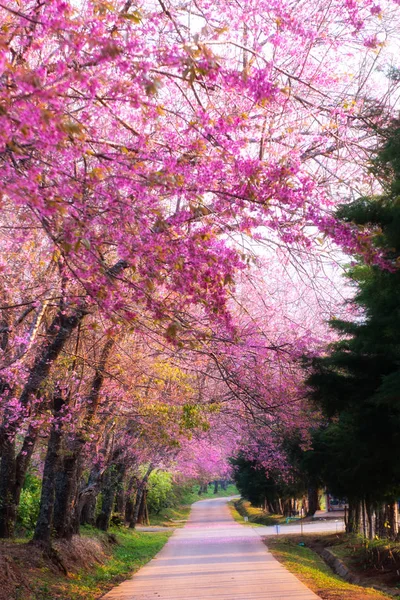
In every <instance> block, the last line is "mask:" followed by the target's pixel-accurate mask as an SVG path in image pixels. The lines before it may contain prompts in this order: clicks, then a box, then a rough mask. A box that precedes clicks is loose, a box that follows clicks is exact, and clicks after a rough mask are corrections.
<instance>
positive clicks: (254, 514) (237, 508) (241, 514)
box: [229, 498, 285, 527]
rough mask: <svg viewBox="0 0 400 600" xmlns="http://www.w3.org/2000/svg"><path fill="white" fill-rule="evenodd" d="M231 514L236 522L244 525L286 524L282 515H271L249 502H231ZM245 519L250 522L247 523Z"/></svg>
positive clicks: (241, 500)
mask: <svg viewBox="0 0 400 600" xmlns="http://www.w3.org/2000/svg"><path fill="white" fill-rule="evenodd" d="M229 507H230V510H231V514H232V516H233V518H234V519H235V521H237V522H238V523H241V524H242V525H252V526H256V527H257V526H261V525H279V524H281V523H285V518H284V517H282V515H271V514H269V513H266V512H265V511H264V510H263V509H262V508H256V507H255V506H252V505H251V504H250V502H249V501H248V500H243V499H242V498H240V499H239V500H231V502H230V503H229ZM245 517H247V518H248V521H245V520H244V519H245Z"/></svg>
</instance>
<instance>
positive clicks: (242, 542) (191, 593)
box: [103, 498, 319, 600]
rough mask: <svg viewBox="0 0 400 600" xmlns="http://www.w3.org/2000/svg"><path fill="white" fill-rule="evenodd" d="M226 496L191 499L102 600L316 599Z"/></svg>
mask: <svg viewBox="0 0 400 600" xmlns="http://www.w3.org/2000/svg"><path fill="white" fill-rule="evenodd" d="M228 500H229V498H216V499H215V500H214V499H212V500H202V501H200V502H196V504H194V505H193V507H192V511H191V514H190V518H189V520H188V522H187V524H186V525H185V527H183V528H182V529H177V530H176V531H175V533H174V534H173V536H172V537H171V538H170V539H169V540H168V542H167V544H166V545H165V546H164V548H163V549H162V550H161V552H159V554H157V556H156V557H155V558H153V560H151V561H150V562H149V563H148V564H147V565H146V566H145V567H143V568H142V569H140V571H138V572H137V573H136V574H135V575H134V576H133V577H132V579H130V580H128V581H125V582H124V583H122V584H121V585H119V586H118V587H116V588H114V589H113V590H112V591H111V592H109V593H108V594H106V595H105V596H103V600H157V599H159V598H161V600H318V598H319V597H318V596H316V595H315V594H314V593H313V592H311V591H310V590H309V589H308V588H307V587H306V586H305V585H303V584H302V583H301V582H300V581H299V580H298V579H296V577H295V576H294V575H292V574H291V573H289V572H288V571H287V570H286V569H285V568H284V567H283V566H282V565H281V564H280V563H279V562H278V561H276V560H275V559H274V558H273V556H272V554H270V553H269V552H268V550H267V548H266V546H265V545H264V544H263V543H262V541H261V538H260V535H259V534H258V532H257V529H261V528H257V529H255V528H252V527H246V526H244V525H240V524H238V523H236V522H235V521H234V520H233V518H232V517H231V514H230V512H229V508H228V506H227V501H228ZM262 529H264V528H262Z"/></svg>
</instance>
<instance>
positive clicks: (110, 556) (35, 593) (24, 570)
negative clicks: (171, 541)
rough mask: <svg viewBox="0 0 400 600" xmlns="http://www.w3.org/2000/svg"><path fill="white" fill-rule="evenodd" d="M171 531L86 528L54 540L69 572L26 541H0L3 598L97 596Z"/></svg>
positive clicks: (90, 599) (85, 599) (86, 599)
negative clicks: (63, 538) (78, 534)
mask: <svg viewBox="0 0 400 600" xmlns="http://www.w3.org/2000/svg"><path fill="white" fill-rule="evenodd" d="M170 535H171V532H168V531H167V532H157V533H142V532H135V531H133V530H129V529H121V528H119V529H111V531H110V534H104V533H101V532H100V531H98V530H95V529H94V528H87V527H84V528H82V535H81V536H74V537H73V539H72V540H71V541H70V542H54V549H55V551H56V553H57V557H58V558H59V560H60V561H61V563H62V565H63V567H64V568H65V570H66V571H67V574H65V573H64V572H63V570H62V569H61V568H60V564H57V561H55V560H54V559H53V560H52V559H51V558H49V557H47V556H44V555H43V552H42V551H41V550H40V549H39V548H36V547H34V546H32V545H30V544H29V541H28V540H27V539H23V540H21V539H20V540H14V541H4V542H1V543H0V600H95V599H96V598H99V597H100V596H101V595H102V594H103V593H105V592H106V591H108V590H109V589H111V588H112V587H113V586H114V585H116V584H117V583H119V582H120V581H122V580H124V579H126V577H128V576H129V575H130V574H131V573H133V572H135V571H137V570H138V569H140V567H142V566H143V565H144V564H146V563H147V562H148V561H149V560H150V559H151V558H153V556H155V555H156V554H157V552H159V550H161V548H162V547H163V545H164V544H165V542H166V541H167V540H168V538H169V536H170Z"/></svg>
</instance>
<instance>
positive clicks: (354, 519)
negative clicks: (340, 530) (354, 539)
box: [345, 498, 361, 533]
mask: <svg viewBox="0 0 400 600" xmlns="http://www.w3.org/2000/svg"><path fill="white" fill-rule="evenodd" d="M360 517H361V511H360V500H358V499H357V500H353V499H350V498H349V508H348V511H347V518H346V523H345V525H346V533H360Z"/></svg>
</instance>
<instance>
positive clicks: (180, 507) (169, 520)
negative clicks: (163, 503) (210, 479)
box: [150, 485, 238, 527]
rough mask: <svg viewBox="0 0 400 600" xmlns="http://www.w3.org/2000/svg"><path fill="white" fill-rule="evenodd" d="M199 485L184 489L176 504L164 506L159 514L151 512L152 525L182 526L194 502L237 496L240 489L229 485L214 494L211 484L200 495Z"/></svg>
mask: <svg viewBox="0 0 400 600" xmlns="http://www.w3.org/2000/svg"><path fill="white" fill-rule="evenodd" d="M198 491H199V486H198V485H194V486H192V487H191V488H188V489H186V490H185V491H184V493H183V494H181V495H180V497H179V498H178V504H177V505H176V506H172V507H168V508H164V509H163V510H161V511H160V512H159V513H158V514H150V525H156V526H157V525H158V526H163V527H182V526H183V525H184V524H185V521H187V519H188V517H189V514H190V507H191V505H192V504H193V503H194V502H198V501H199V500H206V499H208V498H227V497H228V496H237V495H238V490H237V488H236V486H235V485H228V486H227V489H226V490H222V489H220V490H219V491H218V493H217V494H214V486H213V485H212V486H209V487H208V491H207V493H203V494H201V495H200V496H199V495H198Z"/></svg>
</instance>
